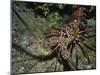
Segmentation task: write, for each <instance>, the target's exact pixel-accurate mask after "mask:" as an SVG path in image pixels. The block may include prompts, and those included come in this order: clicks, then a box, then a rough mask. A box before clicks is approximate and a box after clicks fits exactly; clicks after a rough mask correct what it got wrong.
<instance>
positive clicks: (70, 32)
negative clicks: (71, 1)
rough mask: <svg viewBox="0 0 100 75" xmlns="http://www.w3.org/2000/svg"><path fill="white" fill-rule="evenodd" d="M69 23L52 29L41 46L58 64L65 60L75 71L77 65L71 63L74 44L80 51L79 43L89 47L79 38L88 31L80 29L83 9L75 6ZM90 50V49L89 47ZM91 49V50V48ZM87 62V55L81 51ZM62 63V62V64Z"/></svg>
mask: <svg viewBox="0 0 100 75" xmlns="http://www.w3.org/2000/svg"><path fill="white" fill-rule="evenodd" d="M74 9H75V11H74V12H73V14H72V16H71V18H70V19H69V22H68V23H67V24H64V26H62V27H53V29H52V30H51V31H50V32H49V33H48V34H47V35H46V37H45V39H44V40H43V41H42V44H43V45H45V46H49V47H50V48H51V49H52V50H53V52H55V53H56V56H57V58H58V60H59V61H60V62H62V60H66V61H67V62H69V65H70V66H71V68H72V69H73V70H75V69H77V68H76V67H77V65H76V64H77V63H76V64H75V63H73V62H72V61H71V56H72V52H73V48H74V46H75V43H76V44H77V45H78V46H79V47H80V48H81V49H82V46H81V45H80V43H82V44H84V45H85V46H86V47H89V46H88V45H87V44H86V43H85V42H82V41H81V40H80V39H79V38H80V37H81V34H82V33H83V32H87V31H89V29H88V27H87V28H84V29H82V30H81V29H80V23H81V18H82V17H83V16H84V14H85V13H84V11H85V9H86V8H85V7H83V6H75V7H74ZM89 48H90V47H89ZM91 49H92V48H91ZM76 52H77V50H76ZM82 52H83V54H84V56H85V57H86V59H87V61H88V62H90V60H89V56H88V54H87V53H86V52H85V51H84V50H83V49H82ZM62 63H63V62H62ZM70 63H71V64H70Z"/></svg>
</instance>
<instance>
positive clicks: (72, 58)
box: [11, 1, 96, 75]
mask: <svg viewBox="0 0 100 75" xmlns="http://www.w3.org/2000/svg"><path fill="white" fill-rule="evenodd" d="M11 4H12V6H11V37H12V39H11V40H12V41H11V44H12V46H11V74H12V75H13V74H14V75H15V74H30V73H31V74H32V73H44V72H63V71H77V70H90V69H96V6H93V5H74V4H58V3H45V2H27V1H12V3H11Z"/></svg>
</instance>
